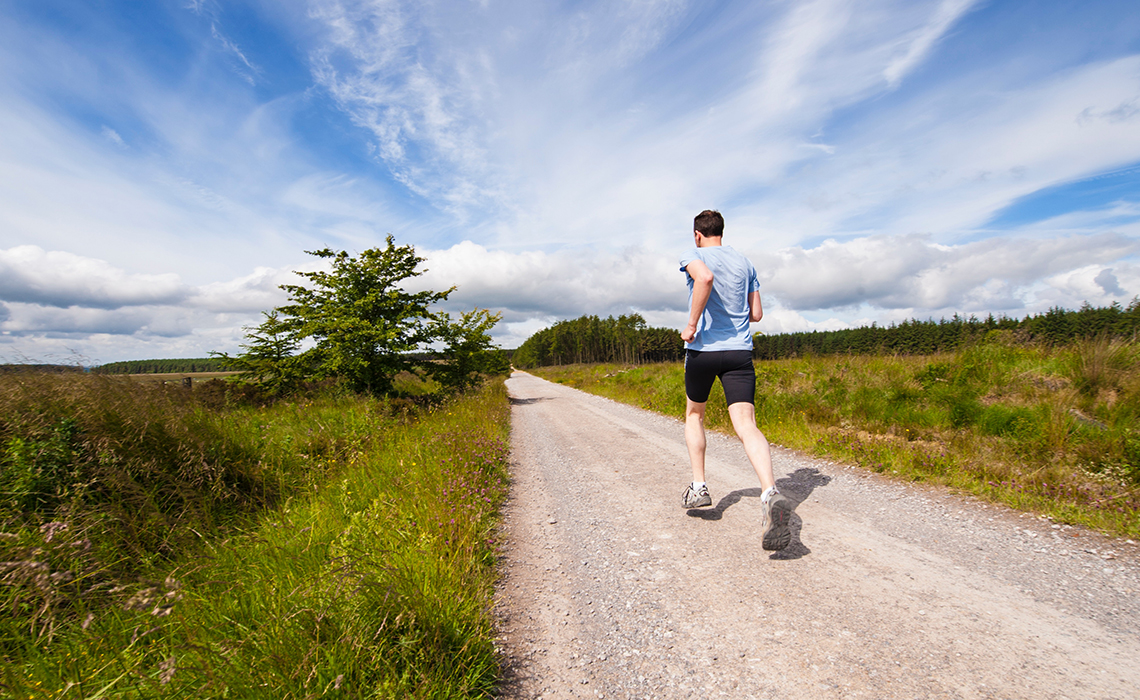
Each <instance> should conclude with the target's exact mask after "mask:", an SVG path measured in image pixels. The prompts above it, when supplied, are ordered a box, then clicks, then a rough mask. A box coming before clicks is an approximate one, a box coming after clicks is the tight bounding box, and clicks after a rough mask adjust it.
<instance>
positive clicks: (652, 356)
mask: <svg viewBox="0 0 1140 700" xmlns="http://www.w3.org/2000/svg"><path fill="white" fill-rule="evenodd" d="M684 353H685V347H684V343H682V342H681V334H680V333H678V332H677V331H676V330H675V329H673V328H650V327H648V326H647V325H646V324H645V319H644V318H642V317H641V315H640V314H631V315H629V316H619V317H617V318H614V317H613V316H609V317H607V318H598V317H597V316H582V317H580V318H576V319H573V320H569V321H559V322H558V323H555V324H554V325H553V326H551V327H550V328H544V329H543V330H541V331H539V332H537V333H535V334H534V335H532V336H531V337H530V338H528V339H527V340H526V342H524V343H523V344H522V345H520V346H519V348H518V350H515V353H514V356H513V357H512V359H511V362H512V364H514V366H516V367H522V368H526V367H545V366H548V365H569V364H575V363H583V362H585V363H590V362H625V363H629V364H643V363H647V362H670V361H679V360H680V359H681V358H682V357H684Z"/></svg>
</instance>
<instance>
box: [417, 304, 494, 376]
mask: <svg viewBox="0 0 1140 700" xmlns="http://www.w3.org/2000/svg"><path fill="white" fill-rule="evenodd" d="M502 316H503V315H502V314H493V313H491V312H490V311H488V310H487V309H473V310H471V311H468V312H467V313H464V314H462V315H460V317H459V321H458V322H453V321H452V320H451V317H450V315H448V314H440V316H439V317H438V320H437V322H438V326H437V328H436V332H437V334H438V335H439V337H440V338H441V339H442V340H443V342H444V343H445V344H446V346H445V347H444V349H443V350H442V351H440V352H438V353H436V357H437V358H438V359H439V360H441V362H438V363H436V364H433V365H431V366H429V368H428V370H429V372H430V373H431V375H432V377H433V378H434V379H435V380H436V381H438V382H439V383H440V384H443V385H444V386H446V387H448V388H453V389H466V388H467V387H470V386H472V385H474V384H475V383H476V382H478V381H479V376H480V375H482V374H504V373H506V372H507V371H509V370H510V362H509V361H508V360H507V358H506V356H505V355H503V353H502V352H501V351H499V350H498V349H497V348H495V346H494V345H493V343H492V341H491V336H490V335H489V334H488V331H490V330H491V329H492V328H494V327H495V324H496V323H498V322H499V319H501V318H502Z"/></svg>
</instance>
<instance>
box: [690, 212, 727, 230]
mask: <svg viewBox="0 0 1140 700" xmlns="http://www.w3.org/2000/svg"><path fill="white" fill-rule="evenodd" d="M693 230H694V231H700V232H701V235H702V236H722V235H724V217H723V216H721V215H720V212H719V211H716V210H715V209H705V210H704V211H702V212H701V213H700V214H697V216H696V218H695V219H693Z"/></svg>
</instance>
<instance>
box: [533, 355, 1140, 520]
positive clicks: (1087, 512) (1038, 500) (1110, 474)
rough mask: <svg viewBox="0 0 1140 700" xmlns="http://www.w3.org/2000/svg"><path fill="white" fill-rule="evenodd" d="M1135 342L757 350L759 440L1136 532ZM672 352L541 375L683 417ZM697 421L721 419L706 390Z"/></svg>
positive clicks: (724, 419) (1138, 374) (1139, 472)
mask: <svg viewBox="0 0 1140 700" xmlns="http://www.w3.org/2000/svg"><path fill="white" fill-rule="evenodd" d="M1137 356H1138V348H1137V346H1136V345H1134V344H1127V343H1121V342H1118V341H1110V340H1104V339H1102V340H1089V341H1083V342H1081V343H1077V344H1074V345H1073V346H1070V347H1065V348H1056V349H1054V348H1045V347H1025V346H1019V345H1017V344H1014V343H1011V342H1010V341H1009V338H1008V337H1007V336H1003V335H1002V334H1001V333H992V334H991V336H990V337H988V338H987V339H986V341H985V342H982V343H979V344H977V345H975V346H972V347H969V348H966V349H964V350H961V351H959V352H957V353H954V354H944V355H936V356H912V357H886V356H844V357H825V358H803V359H794V360H779V361H770V362H758V363H757V400H756V411H757V422H758V424H759V426H760V428H761V429H762V430H763V431H764V432H765V434H766V435H767V436H768V438H769V439H770V440H772V441H773V442H775V443H778V444H782V445H785V446H788V447H792V448H795V449H799V450H803V451H806V452H809V453H812V454H816V455H820V456H828V457H831V458H835V459H838V460H843V461H847V462H852V463H857V464H860V465H862V466H864V467H867V468H869V469H872V470H874V471H877V472H881V473H884V474H886V475H889V476H892V477H896V478H899V479H904V480H910V481H923V482H928V483H935V484H941V485H945V486H950V487H953V488H957V489H961V490H963V491H967V492H970V493H973V494H975V495H978V496H980V497H982V498H985V499H987V500H991V501H995V502H1000V503H1005V504H1007V505H1010V506H1012V507H1015V508H1018V509H1023V510H1028V511H1033V512H1037V513H1041V514H1044V515H1048V516H1050V517H1052V518H1054V519H1057V520H1059V521H1063V522H1068V523H1073V524H1083V525H1086V526H1089V527H1093V528H1096V529H1099V530H1102V531H1104V532H1107V533H1110V534H1114V535H1121V536H1137V535H1140V515H1138V512H1140V510H1138V509H1140V368H1138V363H1137ZM683 371H684V370H683V367H682V365H681V364H679V363H670V364H661V365H646V366H642V367H622V366H617V365H577V366H565V367H546V368H541V369H538V370H534V372H535V373H536V374H538V375H539V376H543V377H545V378H547V379H551V380H553V381H557V382H561V383H565V384H568V385H572V386H576V387H578V388H581V389H584V390H586V391H590V392H593V393H598V394H602V395H605V396H608V397H610V398H613V399H615V400H618V401H624V402H626V403H631V404H634V405H638V406H642V407H644V408H648V409H651V410H655V411H659V412H661V413H665V414H668V415H674V416H678V417H680V416H681V415H682V414H683V412H684V387H683ZM707 420H708V424H709V425H710V426H711V427H713V428H715V429H719V430H723V431H726V432H730V431H731V427H730V426H731V423H730V421H729V419H728V413H727V410H726V408H725V406H724V397H723V394H721V393H720V392H719V390H714V392H713V394H712V397H711V398H710V401H709V406H708V411H707Z"/></svg>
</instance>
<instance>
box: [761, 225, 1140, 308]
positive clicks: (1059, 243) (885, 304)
mask: <svg viewBox="0 0 1140 700" xmlns="http://www.w3.org/2000/svg"><path fill="white" fill-rule="evenodd" d="M1138 252H1140V241H1137V240H1135V239H1133V238H1128V237H1125V236H1121V235H1119V234H1114V233H1104V234H1098V235H1094V236H1066V237H1059V238H1053V239H1045V240H1041V239H1002V238H992V239H987V240H983V241H977V242H972V243H966V244H962V245H957V246H952V245H943V244H938V243H935V242H934V241H932V240H931V237H930V236H927V235H909V236H886V235H880V236H870V237H866V238H859V239H855V240H851V241H845V242H838V241H834V240H829V241H826V242H824V243H822V244H820V245H819V246H817V247H815V248H812V249H802V248H792V249H786V250H782V251H779V252H777V253H774V254H756V255H755V259H756V261H757V266H758V268H759V269H760V275H761V277H762V278H763V283H764V284H765V287H766V289H767V290H769V291H770V292H771V293H772V294H773V295H775V296H777V297H779V299H780V300H781V302H782V303H783V304H785V305H786V306H787V307H788V308H791V309H797V310H815V309H833V308H842V307H854V306H859V305H862V304H867V305H871V306H874V307H878V308H884V309H923V310H932V309H948V308H959V309H961V310H963V311H975V310H985V309H989V310H993V311H1001V310H1010V311H1012V310H1021V309H1024V308H1025V307H1026V306H1027V304H1028V303H1030V302H1031V299H1030V297H1029V295H1030V292H1031V290H1032V287H1033V285H1034V283H1035V282H1036V281H1038V280H1040V279H1042V278H1044V277H1050V276H1053V275H1056V274H1059V273H1062V272H1069V271H1072V270H1075V269H1080V268H1083V267H1085V266H1086V265H1088V264H1092V263H1104V262H1111V261H1115V260H1119V259H1120V258H1123V257H1127V256H1131V255H1135V254H1137V253H1138Z"/></svg>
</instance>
